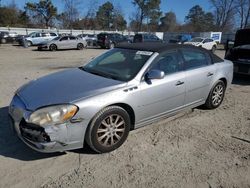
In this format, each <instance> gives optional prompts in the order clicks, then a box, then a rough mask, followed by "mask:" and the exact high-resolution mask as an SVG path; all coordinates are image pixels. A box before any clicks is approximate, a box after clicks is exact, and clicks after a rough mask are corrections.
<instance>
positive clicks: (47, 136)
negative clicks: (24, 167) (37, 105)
mask: <svg viewBox="0 0 250 188" xmlns="http://www.w3.org/2000/svg"><path fill="white" fill-rule="evenodd" d="M30 113H31V112H30V111H28V110H26V108H25V105H24V103H23V102H22V100H21V99H20V98H19V97H18V96H15V97H14V98H13V100H12V102H11V104H10V107H9V119H10V124H11V126H12V128H13V130H14V132H16V133H17V135H18V137H19V138H20V139H21V140H22V141H23V142H24V143H25V144H26V145H28V146H29V147H31V148H32V149H34V150H36V151H39V152H43V153H52V152H63V151H66V150H72V149H77V148H81V147H83V141H84V135H85V131H86V127H87V126H84V124H83V123H84V122H81V123H71V122H67V123H64V124H60V125H56V126H55V125H51V126H46V127H41V126H38V125H35V124H30V123H27V121H26V120H27V118H28V117H29V115H30Z"/></svg>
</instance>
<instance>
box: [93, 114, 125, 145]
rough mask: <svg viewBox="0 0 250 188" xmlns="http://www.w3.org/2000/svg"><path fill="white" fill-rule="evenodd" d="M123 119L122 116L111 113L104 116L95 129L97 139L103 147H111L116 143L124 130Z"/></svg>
mask: <svg viewBox="0 0 250 188" xmlns="http://www.w3.org/2000/svg"><path fill="white" fill-rule="evenodd" d="M125 126H126V125H125V121H124V119H123V118H122V116H120V115H118V114H112V115H110V116H108V117H106V118H105V119H104V120H103V121H102V122H101V124H100V125H99V127H98V129H97V139H98V142H99V144H101V145H102V146H104V147H111V146H113V145H115V144H116V143H118V142H119V141H120V140H121V138H122V136H123V134H124V132H125Z"/></svg>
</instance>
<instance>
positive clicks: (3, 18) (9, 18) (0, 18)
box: [0, 6, 29, 27]
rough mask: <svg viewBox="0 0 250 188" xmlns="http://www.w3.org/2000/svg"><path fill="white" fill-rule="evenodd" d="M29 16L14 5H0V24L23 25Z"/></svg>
mask: <svg viewBox="0 0 250 188" xmlns="http://www.w3.org/2000/svg"><path fill="white" fill-rule="evenodd" d="M28 22H29V17H28V16H27V14H26V12H25V11H21V10H18V9H17V8H14V7H9V6H8V7H0V26H4V27H6V26H12V27H23V26H24V27H25V26H27V24H28Z"/></svg>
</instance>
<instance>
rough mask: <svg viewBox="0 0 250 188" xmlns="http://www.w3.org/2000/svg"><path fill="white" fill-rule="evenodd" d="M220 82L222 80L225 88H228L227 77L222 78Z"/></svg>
mask: <svg viewBox="0 0 250 188" xmlns="http://www.w3.org/2000/svg"><path fill="white" fill-rule="evenodd" d="M219 80H221V81H222V82H223V83H224V84H225V87H226V88H227V79H226V78H225V77H222V78H220V79H219Z"/></svg>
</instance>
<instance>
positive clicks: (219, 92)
mask: <svg viewBox="0 0 250 188" xmlns="http://www.w3.org/2000/svg"><path fill="white" fill-rule="evenodd" d="M223 94H224V87H223V86H222V85H221V84H218V85H217V86H216V87H215V88H214V90H213V94H212V103H213V105H214V106H218V105H219V104H220V103H221V102H222V99H223Z"/></svg>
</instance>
